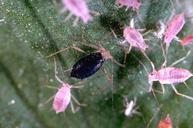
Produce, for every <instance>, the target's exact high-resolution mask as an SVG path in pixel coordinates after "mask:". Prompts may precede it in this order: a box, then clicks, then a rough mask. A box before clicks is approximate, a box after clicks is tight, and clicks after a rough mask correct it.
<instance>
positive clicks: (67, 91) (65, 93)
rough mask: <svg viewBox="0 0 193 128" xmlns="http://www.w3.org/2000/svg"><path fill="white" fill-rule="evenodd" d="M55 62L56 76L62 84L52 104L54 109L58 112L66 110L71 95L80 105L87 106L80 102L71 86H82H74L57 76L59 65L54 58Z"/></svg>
mask: <svg viewBox="0 0 193 128" xmlns="http://www.w3.org/2000/svg"><path fill="white" fill-rule="evenodd" d="M54 63H55V78H56V80H57V81H58V82H60V84H62V86H61V87H60V88H59V89H58V91H57V93H56V94H55V95H54V101H53V104H52V107H53V109H54V110H55V112H56V113H60V112H64V111H65V110H66V108H67V107H68V105H69V103H70V102H71V97H72V98H73V100H74V101H75V102H76V103H77V104H78V105H79V106H86V105H85V104H80V103H79V102H78V100H77V99H76V98H75V97H74V96H73V95H72V94H71V88H81V87H82V86H72V85H69V84H67V83H64V82H63V81H62V80H61V79H60V78H59V77H58V76H57V73H58V72H57V66H56V61H55V58H54ZM71 107H72V112H73V113H75V112H76V111H75V109H74V107H73V105H72V104H71Z"/></svg>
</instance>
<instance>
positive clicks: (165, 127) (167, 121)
mask: <svg viewBox="0 0 193 128" xmlns="http://www.w3.org/2000/svg"><path fill="white" fill-rule="evenodd" d="M172 125H173V123H172V119H171V118H170V116H169V115H167V117H166V118H164V119H162V120H160V122H159V124H158V126H157V128H173V126H172Z"/></svg>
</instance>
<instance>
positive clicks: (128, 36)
mask: <svg viewBox="0 0 193 128" xmlns="http://www.w3.org/2000/svg"><path fill="white" fill-rule="evenodd" d="M123 37H124V38H125V41H123V42H127V43H128V44H129V49H128V51H126V53H127V54H128V53H129V52H130V50H131V49H132V47H136V48H138V49H139V50H140V51H141V52H142V54H143V55H144V56H145V57H146V58H147V60H148V61H149V62H150V64H151V65H152V67H154V65H153V63H152V62H151V60H150V59H149V57H148V56H147V55H146V53H145V50H146V48H148V45H147V44H146V43H145V41H144V39H143V36H142V34H141V33H140V32H139V31H138V30H137V29H135V28H134V21H133V19H132V20H131V21H130V26H128V27H125V29H124V30H123ZM125 60H126V57H125ZM124 62H125V61H124Z"/></svg>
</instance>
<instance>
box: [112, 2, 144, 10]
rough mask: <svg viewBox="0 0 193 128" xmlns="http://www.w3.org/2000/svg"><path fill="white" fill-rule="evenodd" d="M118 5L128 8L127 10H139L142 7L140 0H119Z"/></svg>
mask: <svg viewBox="0 0 193 128" xmlns="http://www.w3.org/2000/svg"><path fill="white" fill-rule="evenodd" d="M116 3H117V4H118V5H120V7H122V6H126V7H127V8H132V9H137V10H138V9H139V8H140V6H141V1H140V0H117V1H116Z"/></svg>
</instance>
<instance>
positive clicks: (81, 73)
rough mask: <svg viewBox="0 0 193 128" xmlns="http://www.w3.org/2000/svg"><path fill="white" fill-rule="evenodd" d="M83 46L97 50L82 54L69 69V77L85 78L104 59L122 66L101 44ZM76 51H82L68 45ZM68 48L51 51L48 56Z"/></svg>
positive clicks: (96, 69) (90, 74)
mask: <svg viewBox="0 0 193 128" xmlns="http://www.w3.org/2000/svg"><path fill="white" fill-rule="evenodd" d="M82 44H83V45H85V46H88V47H91V48H94V49H96V50H97V51H96V52H94V53H91V54H89V55H87V56H84V57H83V58H80V59H79V60H78V61H77V62H76V63H75V64H74V65H73V66H72V71H71V77H74V78H77V79H85V78H88V77H90V76H92V75H93V74H95V73H96V72H97V71H98V70H99V69H100V68H101V67H102V65H103V62H104V61H106V60H112V62H114V63H116V64H117V65H119V66H121V67H124V65H123V64H120V63H119V62H117V61H116V60H115V59H113V57H112V55H111V53H110V52H109V51H108V50H106V49H105V48H104V47H102V45H99V46H96V45H91V44H84V43H82ZM70 48H73V49H75V50H78V51H81V52H82V51H83V50H81V49H79V48H77V47H70ZM67 49H68V48H66V49H64V50H60V51H59V52H56V53H53V54H51V55H49V56H48V57H51V56H53V55H56V54H58V53H60V52H61V51H65V50H67Z"/></svg>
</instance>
